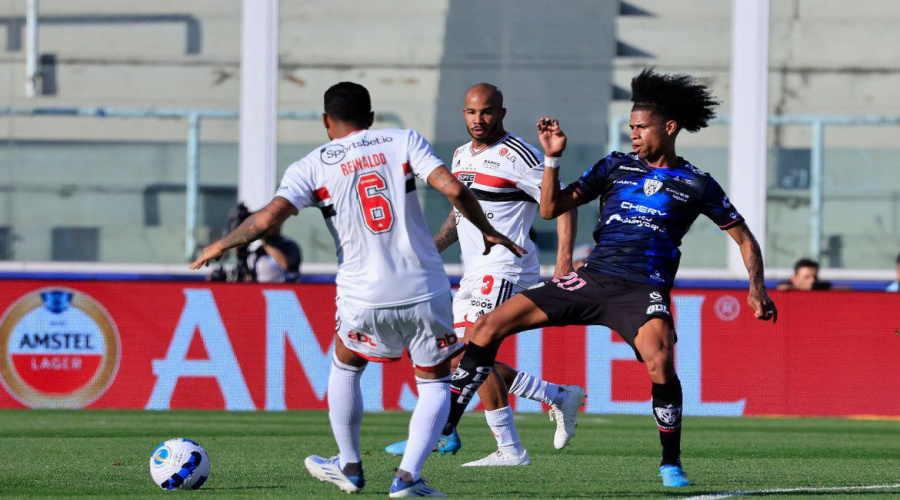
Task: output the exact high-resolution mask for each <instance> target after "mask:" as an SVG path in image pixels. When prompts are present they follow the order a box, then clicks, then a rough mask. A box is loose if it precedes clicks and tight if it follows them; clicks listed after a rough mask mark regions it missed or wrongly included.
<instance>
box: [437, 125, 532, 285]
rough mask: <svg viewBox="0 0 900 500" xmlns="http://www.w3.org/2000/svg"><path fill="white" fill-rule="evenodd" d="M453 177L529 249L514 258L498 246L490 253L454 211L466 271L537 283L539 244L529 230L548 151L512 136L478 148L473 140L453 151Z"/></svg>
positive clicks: (500, 228)
mask: <svg viewBox="0 0 900 500" xmlns="http://www.w3.org/2000/svg"><path fill="white" fill-rule="evenodd" d="M452 171H453V175H455V176H456V178H457V179H459V180H460V182H463V183H464V184H465V185H467V186H468V187H469V189H471V190H472V191H473V192H474V193H475V197H476V198H478V201H479V203H481V208H482V209H483V210H484V213H485V215H486V216H487V218H488V220H489V221H490V223H491V225H492V226H494V228H496V229H497V231H499V232H500V233H502V234H505V235H507V236H508V237H509V238H510V239H512V240H513V241H515V242H516V244H518V245H519V246H521V247H522V248H524V249H525V250H527V251H528V253H527V254H525V255H523V256H522V257H516V256H515V255H514V254H513V253H512V252H510V251H509V250H507V249H506V248H504V247H502V246H500V245H495V246H494V247H493V248H492V249H491V252H490V253H489V254H487V255H482V253H484V239H483V238H482V236H481V231H479V230H478V228H476V227H475V225H474V224H472V223H471V222H469V221H468V220H467V219H465V218H464V217H463V216H462V214H460V213H459V211H458V210H457V211H456V223H457V225H456V231H457V234H458V235H459V245H460V248H461V250H462V264H463V272H464V274H465V275H469V274H470V273H480V272H486V271H495V272H501V273H506V274H511V275H518V276H519V277H520V280H525V281H528V282H537V280H538V278H539V276H540V266H539V264H538V256H537V247H536V246H535V244H534V241H532V240H531V237H530V236H529V234H528V233H529V232H530V231H531V224H532V223H533V222H534V216H535V214H536V212H537V208H538V203H537V202H538V200H540V197H541V177H542V176H543V174H544V155H543V154H541V153H540V152H539V151H538V150H537V149H535V148H534V147H532V146H531V145H530V144H528V143H527V142H525V141H523V140H522V139H520V138H519V137H517V136H515V135H513V134H506V136H505V137H504V138H503V139H501V140H499V141H497V142H496V143H495V144H493V145H492V146H489V147H487V148H484V149H481V150H478V151H475V150H474V149H472V143H471V142H469V143H468V144H465V145H463V146H460V147H459V148H457V149H456V152H454V153H453V169H452Z"/></svg>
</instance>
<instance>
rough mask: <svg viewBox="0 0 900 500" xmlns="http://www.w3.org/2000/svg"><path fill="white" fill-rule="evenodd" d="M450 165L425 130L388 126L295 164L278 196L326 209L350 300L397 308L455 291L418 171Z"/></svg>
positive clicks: (342, 290) (423, 174)
mask: <svg viewBox="0 0 900 500" xmlns="http://www.w3.org/2000/svg"><path fill="white" fill-rule="evenodd" d="M443 164H444V162H443V161H441V159H440V158H438V157H437V156H435V154H434V151H433V150H432V148H431V145H430V144H428V141H426V140H425V138H423V137H422V136H421V135H420V134H419V133H418V132H416V131H414V130H401V129H384V130H359V131H356V132H353V133H351V134H349V135H348V136H346V137H341V138H338V139H334V140H333V141H331V142H329V143H326V144H324V145H322V146H321V147H319V148H316V149H315V150H314V151H313V152H312V153H310V154H309V155H307V156H306V157H304V158H303V159H301V160H299V161H297V162H295V163H294V164H292V165H291V166H290V167H288V169H287V171H286V172H285V173H284V178H283V179H282V181H281V186H280V187H279V188H278V196H281V197H284V198H285V199H287V200H288V201H290V202H291V203H292V204H293V205H294V206H296V207H297V208H298V209H303V208H306V207H317V208H319V209H320V210H321V211H322V216H323V218H324V219H325V223H326V224H327V225H328V229H329V231H330V232H331V235H332V236H333V237H334V243H335V249H336V251H337V261H338V271H337V277H336V279H335V282H336V284H337V287H338V295H339V296H340V297H341V298H342V299H344V300H347V301H349V302H352V303H355V304H357V305H360V306H363V307H373V308H377V307H391V306H399V305H405V304H413V303H417V302H421V301H424V300H427V299H429V298H431V297H434V296H436V295H437V294H439V293H445V292H446V291H447V290H449V287H450V286H449V281H448V279H447V275H446V274H445V273H444V266H443V262H442V261H441V257H440V255H439V254H438V252H437V248H435V246H434V242H433V241H432V237H431V232H430V231H429V230H428V227H427V225H426V224H425V218H424V216H423V215H422V209H421V207H420V206H419V199H418V197H417V196H416V192H415V190H416V183H415V177H419V178H420V179H422V180H425V179H427V178H428V176H429V175H430V174H431V173H432V172H433V171H434V170H435V169H436V168H438V167H439V166H441V165H443Z"/></svg>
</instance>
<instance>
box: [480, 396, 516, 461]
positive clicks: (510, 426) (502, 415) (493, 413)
mask: <svg viewBox="0 0 900 500" xmlns="http://www.w3.org/2000/svg"><path fill="white" fill-rule="evenodd" d="M484 418H485V420H487V423H488V427H490V428H491V433H492V434H493V435H494V438H495V439H496V440H497V448H500V449H501V450H504V451H508V452H514V453H515V454H516V455H521V454H522V452H523V451H525V450H524V449H523V448H522V443H521V442H520V441H519V433H518V432H516V423H515V422H514V421H513V411H512V408H510V407H509V406H504V407H503V408H500V409H499V410H485V411H484Z"/></svg>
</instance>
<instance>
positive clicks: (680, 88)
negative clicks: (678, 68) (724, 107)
mask: <svg viewBox="0 0 900 500" xmlns="http://www.w3.org/2000/svg"><path fill="white" fill-rule="evenodd" d="M631 101H632V102H633V103H634V108H632V109H648V110H650V111H651V112H654V113H659V114H660V115H661V116H663V117H665V118H667V119H670V120H675V123H677V124H678V127H679V128H683V129H685V130H687V131H688V132H696V131H698V130H700V129H701V128H703V127H706V125H707V123H708V122H709V120H712V119H713V118H715V117H716V112H715V111H714V110H713V108H715V107H716V106H718V105H719V101H718V100H717V99H716V98H715V97H714V96H713V95H712V94H711V93H710V92H709V89H708V88H706V86H705V85H703V84H702V83H700V81H698V80H697V79H696V78H694V77H692V76H691V75H685V74H673V75H661V74H659V73H656V72H655V71H654V69H653V68H646V69H644V70H643V71H641V74H639V75H638V76H636V77H634V78H632V79H631Z"/></svg>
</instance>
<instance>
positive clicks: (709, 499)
mask: <svg viewBox="0 0 900 500" xmlns="http://www.w3.org/2000/svg"><path fill="white" fill-rule="evenodd" d="M893 488H900V484H875V485H870V486H830V487H827V488H775V489H771V490H753V491H728V492H724V493H713V494H710V495H697V496H695V497H686V498H679V499H677V500H718V499H720V498H730V497H738V496H751V495H772V494H778V493H815V492H819V491H832V492H843V491H860V490H887V489H893ZM673 500H675V499H673Z"/></svg>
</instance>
